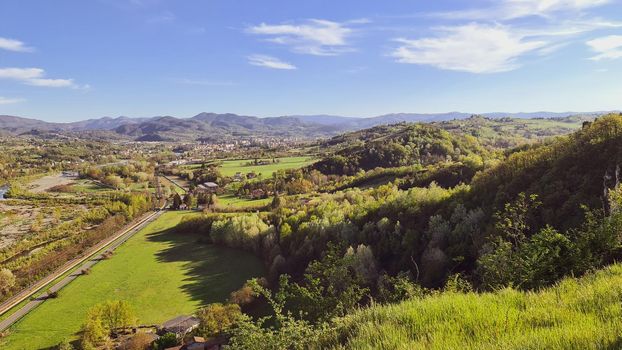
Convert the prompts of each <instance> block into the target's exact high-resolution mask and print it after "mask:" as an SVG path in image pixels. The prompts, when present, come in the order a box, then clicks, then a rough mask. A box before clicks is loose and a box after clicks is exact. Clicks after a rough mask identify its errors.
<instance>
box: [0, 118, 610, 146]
mask: <svg viewBox="0 0 622 350" xmlns="http://www.w3.org/2000/svg"><path fill="white" fill-rule="evenodd" d="M606 113H610V112H605V111H601V112H587V113H577V112H565V113H553V112H534V113H503V112H496V113H484V114H480V115H482V116H486V117H489V118H502V117H512V118H563V117H567V116H571V115H583V116H594V117H595V116H599V115H603V114H606ZM471 115H473V114H472V113H461V112H449V113H437V114H421V113H397V114H385V115H381V116H377V117H370V118H357V117H343V116H332V115H292V116H282V117H268V118H259V117H254V116H243V115H237V114H231V113H226V114H217V113H205V112H204V113H199V114H197V115H195V116H193V117H191V118H176V117H171V116H159V117H151V118H129V117H117V118H111V117H104V118H98V119H87V120H83V121H78V122H71V123H50V122H45V121H42V120H37V119H29V118H22V117H16V116H8V115H0V132H1V133H2V134H10V135H23V134H27V135H41V134H46V133H47V134H50V133H73V134H76V135H81V134H82V135H93V133H96V132H99V131H101V132H106V134H111V133H114V134H115V135H118V136H119V137H122V138H126V139H133V140H142V141H161V140H199V139H200V140H207V141H223V140H226V139H233V138H252V137H280V138H281V137H298V138H306V139H308V138H318V137H328V136H334V135H336V134H339V133H342V132H346V131H355V130H360V129H365V128H370V127H373V126H377V125H384V124H395V123H400V122H440V121H447V120H453V119H465V118H468V117H470V116H471Z"/></svg>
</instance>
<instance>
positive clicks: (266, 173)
mask: <svg viewBox="0 0 622 350" xmlns="http://www.w3.org/2000/svg"><path fill="white" fill-rule="evenodd" d="M278 159H279V162H278V163H274V164H267V165H250V166H246V165H245V164H246V163H248V162H252V161H253V160H252V159H247V160H225V161H223V162H222V166H221V168H220V172H221V173H222V174H223V175H225V176H233V175H235V173H237V172H241V173H242V174H246V173H249V172H251V171H255V172H256V173H258V174H259V173H261V175H262V176H263V178H264V179H266V178H270V177H272V174H273V173H274V172H275V171H277V170H282V169H297V168H302V167H304V166H307V165H309V164H312V163H313V162H314V161H315V160H314V159H313V158H310V157H286V158H278ZM270 160H271V159H270Z"/></svg>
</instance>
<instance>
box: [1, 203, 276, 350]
mask: <svg viewBox="0 0 622 350" xmlns="http://www.w3.org/2000/svg"><path fill="white" fill-rule="evenodd" d="M184 215H196V214H193V213H187V212H169V213H165V214H164V215H163V216H162V217H160V219H158V220H157V221H155V222H153V223H152V224H150V225H149V226H147V227H146V228H145V229H143V230H142V231H140V232H139V233H138V234H136V236H134V237H132V238H131V239H130V240H128V241H127V242H126V243H125V244H124V245H122V246H121V247H119V249H118V250H117V251H116V252H115V254H114V255H113V257H112V258H111V259H109V260H105V261H102V262H101V263H99V264H97V265H96V266H95V267H94V268H93V270H92V271H91V272H90V273H89V274H88V275H84V276H81V277H79V278H78V279H76V280H75V281H74V282H72V283H71V284H70V285H68V286H67V287H66V288H65V289H63V290H61V292H60V293H59V297H58V298H57V299H51V300H48V301H46V302H45V303H44V304H42V305H41V306H40V307H39V308H37V309H35V310H34V311H33V312H31V313H30V314H28V315H27V316H26V317H25V318H24V319H22V320H21V321H19V322H18V323H17V324H15V325H14V326H13V327H12V329H11V334H10V335H9V336H8V337H7V338H5V339H3V340H1V341H0V342H1V343H0V347H1V348H2V349H41V348H48V347H52V346H54V345H56V344H57V343H58V342H59V341H61V340H62V339H63V338H65V337H67V336H70V337H72V338H73V339H75V338H77V337H76V333H77V332H78V331H79V330H80V326H81V324H82V323H83V321H84V317H85V315H86V312H87V310H88V309H89V308H90V307H92V306H93V305H95V304H97V303H100V302H102V301H105V300H126V301H128V302H129V303H130V304H131V305H132V307H133V308H134V310H135V313H136V315H137V317H138V318H139V321H140V323H143V324H159V323H162V322H163V321H166V320H168V319H170V318H173V317H175V316H178V315H181V314H188V313H190V314H191V313H193V312H194V311H196V310H197V309H198V308H199V307H200V306H201V305H205V304H208V303H212V302H223V301H225V299H226V298H227V296H228V295H229V293H230V292H232V291H233V290H236V289H238V288H239V287H241V286H242V284H243V283H244V282H245V281H246V280H247V279H249V278H252V277H256V276H261V275H263V273H264V268H263V265H262V263H261V262H260V261H259V260H258V259H257V258H255V257H254V256H252V255H251V254H248V253H245V252H241V251H238V250H232V249H228V248H223V247H216V246H211V245H206V244H201V243H198V239H199V237H198V236H197V235H195V234H193V233H192V232H188V233H173V232H172V231H171V230H170V229H171V228H172V227H174V226H175V225H176V224H177V223H178V222H179V221H180V220H181V218H182V217H183V216H184Z"/></svg>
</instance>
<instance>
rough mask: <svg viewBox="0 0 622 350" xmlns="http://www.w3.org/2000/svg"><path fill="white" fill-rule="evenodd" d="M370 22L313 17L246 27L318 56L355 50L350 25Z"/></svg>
mask: <svg viewBox="0 0 622 350" xmlns="http://www.w3.org/2000/svg"><path fill="white" fill-rule="evenodd" d="M363 23H368V20H367V19H359V20H353V21H349V22H344V23H339V22H333V21H327V20H322V19H310V20H308V21H305V22H304V23H299V24H276V25H273V24H266V23H261V24H260V25H257V26H252V27H249V28H247V29H246V31H247V32H248V33H250V34H256V35H263V36H266V37H268V39H267V40H268V41H270V42H273V43H276V44H280V45H286V46H289V47H290V48H291V49H292V50H293V51H294V52H296V53H301V54H309V55H317V56H335V55H339V54H342V53H345V52H349V51H353V48H352V47H351V46H350V45H349V42H348V40H349V38H350V37H351V35H352V34H353V32H354V29H352V28H350V27H348V25H355V24H363Z"/></svg>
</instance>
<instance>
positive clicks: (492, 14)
mask: <svg viewBox="0 0 622 350" xmlns="http://www.w3.org/2000/svg"><path fill="white" fill-rule="evenodd" d="M611 1H612V0H502V1H496V2H494V5H493V6H490V7H487V8H482V9H470V10H462V11H451V12H443V13H440V14H436V16H440V17H444V18H450V19H471V20H509V19H515V18H522V17H529V16H541V17H549V16H551V15H553V14H555V13H560V12H581V11H583V10H586V9H589V8H593V7H598V6H602V5H606V4H608V3H610V2H611Z"/></svg>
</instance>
